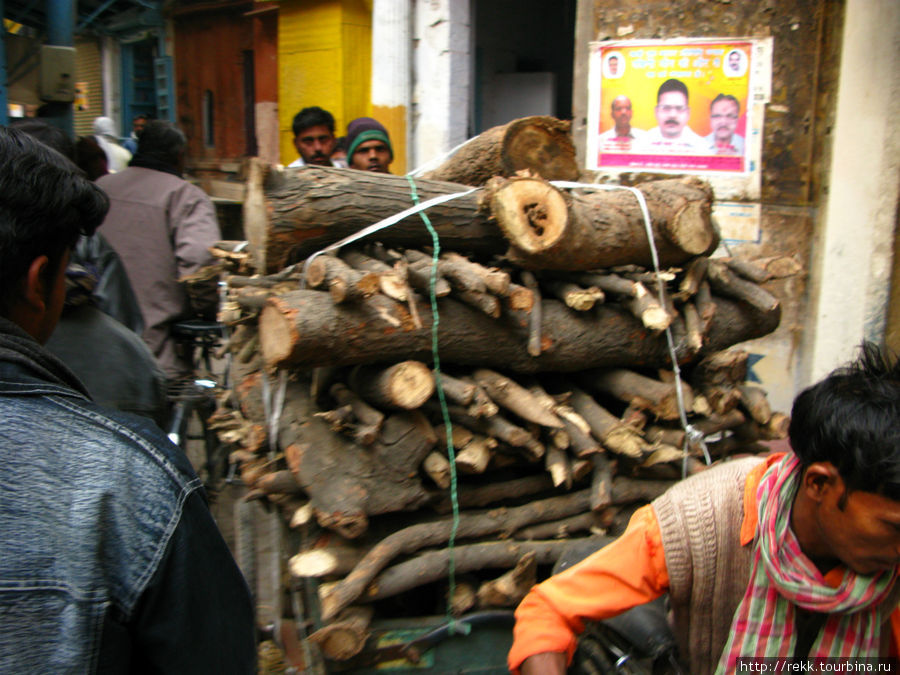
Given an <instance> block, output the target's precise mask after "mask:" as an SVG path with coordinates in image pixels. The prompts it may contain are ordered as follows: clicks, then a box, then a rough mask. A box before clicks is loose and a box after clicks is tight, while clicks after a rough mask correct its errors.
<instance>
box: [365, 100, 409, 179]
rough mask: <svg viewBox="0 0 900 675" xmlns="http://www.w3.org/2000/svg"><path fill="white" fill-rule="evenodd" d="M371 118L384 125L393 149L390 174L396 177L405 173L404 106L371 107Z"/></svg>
mask: <svg viewBox="0 0 900 675" xmlns="http://www.w3.org/2000/svg"><path fill="white" fill-rule="evenodd" d="M372 117H374V118H375V119H376V120H378V121H379V122H381V123H382V124H383V125H384V127H385V129H387V130H388V135H389V136H390V137H391V147H392V148H393V149H394V161H393V162H391V166H390V171H391V173H392V174H395V175H398V176H399V175H400V174H404V173H406V172H407V170H408V168H407V166H406V106H402V105H397V106H384V105H375V106H372Z"/></svg>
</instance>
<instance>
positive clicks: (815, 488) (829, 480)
mask: <svg viewBox="0 0 900 675" xmlns="http://www.w3.org/2000/svg"><path fill="white" fill-rule="evenodd" d="M800 489H802V490H803V491H804V492H805V493H806V495H807V497H809V498H810V499H811V500H812V501H814V502H821V501H822V500H823V499H824V497H825V495H826V494H828V492H829V491H830V490H840V491H841V492H842V493H843V490H844V481H843V479H841V474H840V473H839V472H838V470H837V467H835V465H834V464H832V463H831V462H813V463H812V464H810V465H809V466H808V467H806V470H805V471H804V472H803V478H802V479H801V485H800Z"/></svg>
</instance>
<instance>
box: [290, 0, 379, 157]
mask: <svg viewBox="0 0 900 675" xmlns="http://www.w3.org/2000/svg"><path fill="white" fill-rule="evenodd" d="M371 69H372V0H282V2H281V4H280V6H279V16H278V126H279V146H280V149H281V163H282V164H285V165H286V164H289V163H290V162H292V161H294V160H295V159H296V158H297V150H296V148H294V144H293V139H294V134H293V131H292V130H291V122H292V121H293V119H294V115H296V114H297V113H298V112H299V111H300V110H301V109H302V108H305V107H307V106H311V105H317V106H321V107H322V108H325V110H328V111H329V112H331V114H332V115H334V121H335V130H334V131H335V135H336V136H343V135H344V134H345V133H346V131H347V123H348V122H350V121H351V120H353V119H355V118H357V117H363V116H367V115H370V114H371V103H370V98H371V97H370V94H369V92H370V85H371Z"/></svg>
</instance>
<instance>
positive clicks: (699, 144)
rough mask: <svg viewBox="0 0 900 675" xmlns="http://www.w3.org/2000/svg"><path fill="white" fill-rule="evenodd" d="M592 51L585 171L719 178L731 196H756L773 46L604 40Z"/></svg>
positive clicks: (738, 41) (741, 41)
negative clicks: (733, 193)
mask: <svg viewBox="0 0 900 675" xmlns="http://www.w3.org/2000/svg"><path fill="white" fill-rule="evenodd" d="M590 49H591V53H590V70H589V90H588V120H587V128H588V134H587V153H586V156H587V167H586V168H588V169H592V170H599V171H604V172H611V173H617V172H623V171H628V172H644V171H648V172H662V173H695V174H702V175H706V176H709V177H715V176H719V177H721V178H723V179H725V181H724V182H725V184H726V185H730V186H731V189H728V190H726V191H727V192H736V193H741V194H743V195H744V196H745V197H748V196H751V197H752V194H748V193H753V192H756V191H757V190H758V175H759V170H758V167H759V158H760V154H761V153H760V151H761V139H762V124H763V119H762V118H763V112H764V110H765V103H767V102H768V99H769V92H770V89H771V38H764V39H753V38H692V39H687V38H685V39H677V40H622V41H605V42H594V43H591V45H590ZM715 182H722V181H715ZM754 185H756V186H757V189H753V188H754Z"/></svg>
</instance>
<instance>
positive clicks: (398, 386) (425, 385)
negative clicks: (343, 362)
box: [350, 361, 434, 410]
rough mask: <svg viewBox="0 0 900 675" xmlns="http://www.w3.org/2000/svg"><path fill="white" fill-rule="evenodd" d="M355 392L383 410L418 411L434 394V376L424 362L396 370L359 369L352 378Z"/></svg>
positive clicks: (403, 364) (399, 365)
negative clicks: (384, 408) (383, 408)
mask: <svg viewBox="0 0 900 675" xmlns="http://www.w3.org/2000/svg"><path fill="white" fill-rule="evenodd" d="M350 385H351V387H353V390H354V391H356V392H357V393H358V394H359V395H360V396H362V397H363V398H364V399H365V400H367V401H369V402H370V403H374V404H375V405H376V406H379V407H386V408H389V409H400V410H415V409H416V408H418V407H419V406H421V405H422V404H423V403H425V401H427V400H428V399H429V398H431V395H432V394H433V393H434V375H433V374H432V372H431V369H430V368H429V367H428V366H426V365H425V364H424V363H422V362H421V361H403V362H401V363H395V364H394V365H392V366H388V367H386V368H385V367H382V366H358V367H357V368H354V370H353V372H352V373H351V374H350Z"/></svg>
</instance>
